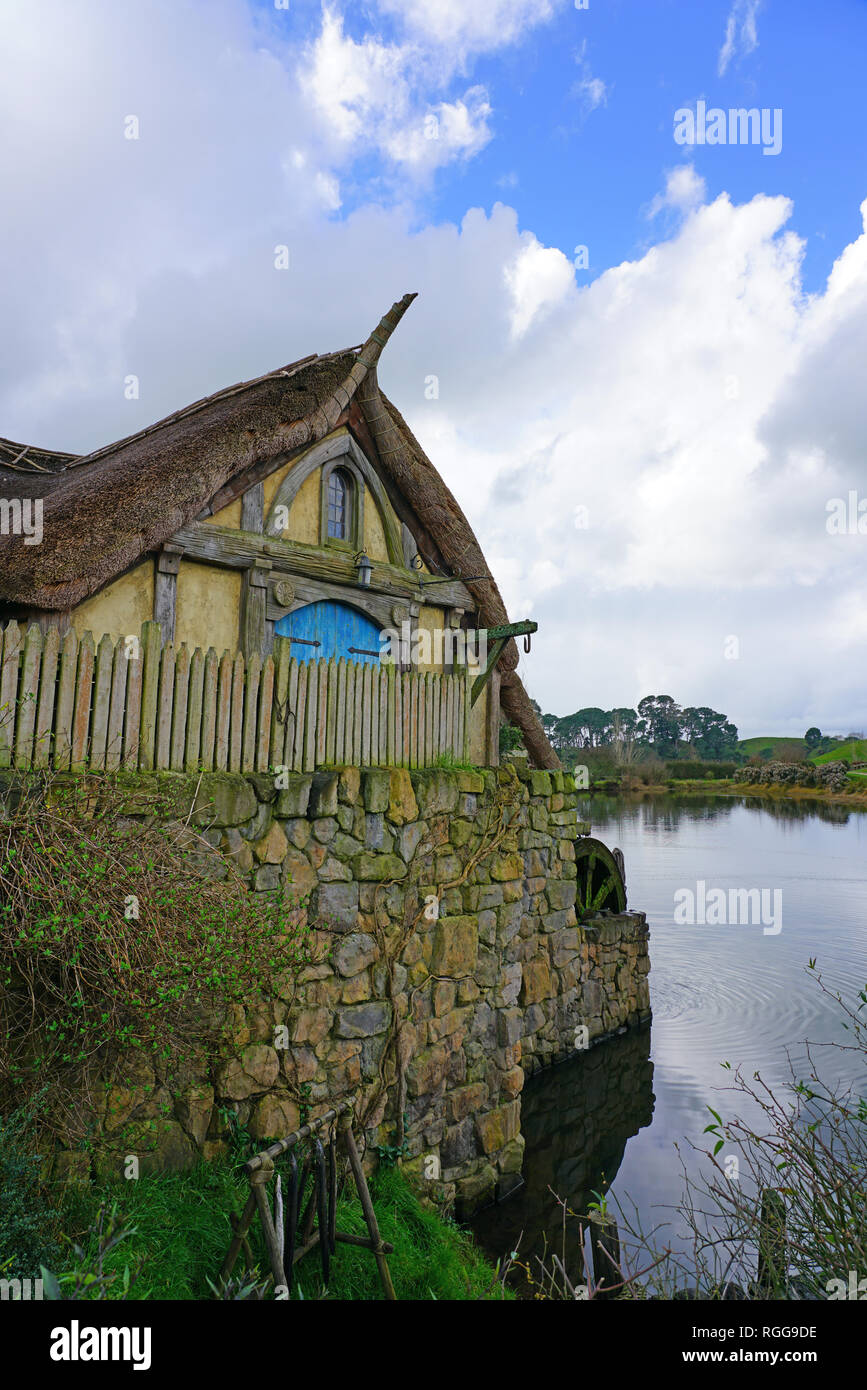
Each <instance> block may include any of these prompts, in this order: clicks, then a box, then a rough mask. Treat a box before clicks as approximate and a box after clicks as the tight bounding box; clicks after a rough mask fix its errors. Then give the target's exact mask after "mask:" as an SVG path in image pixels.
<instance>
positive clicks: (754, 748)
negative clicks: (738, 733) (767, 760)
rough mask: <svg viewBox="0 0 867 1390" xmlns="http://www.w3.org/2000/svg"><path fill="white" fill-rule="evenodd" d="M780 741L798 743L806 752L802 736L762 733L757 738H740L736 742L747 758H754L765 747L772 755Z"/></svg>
mask: <svg viewBox="0 0 867 1390" xmlns="http://www.w3.org/2000/svg"><path fill="white" fill-rule="evenodd" d="M782 743H789V744H800V746H801V747H802V748H803V750H804V752H805V753H806V751H807V745H806V743H805V742H804V740H803V739H802V738H785V737H778V736H777V735H776V734H774V735H771V734H767V735H766V734H762V735H761V736H760V737H757V738H742V739H741V740H740V742H739V743H738V748H739V749H740V750H741V752H742V753H746V755H747V757H748V758H754V757H756V755H757V754H761V753H763V752H764V751H765V750H766V749H767V750H769V754H770V756H771V757H772V756H773V753H774V750H775V749H776V748H779V746H780V744H782Z"/></svg>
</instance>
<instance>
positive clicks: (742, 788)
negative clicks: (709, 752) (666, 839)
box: [590, 778, 867, 810]
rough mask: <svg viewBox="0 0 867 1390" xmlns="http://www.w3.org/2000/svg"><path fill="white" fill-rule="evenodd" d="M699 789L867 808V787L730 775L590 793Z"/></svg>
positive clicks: (677, 792)
mask: <svg viewBox="0 0 867 1390" xmlns="http://www.w3.org/2000/svg"><path fill="white" fill-rule="evenodd" d="M699 792H704V793H705V795H707V794H711V795H713V796H753V797H757V798H759V799H763V800H770V801H823V802H825V803H827V804H830V805H837V806H849V807H851V808H852V809H853V810H867V787H865V790H864V791H863V792H861V791H854V792H835V791H830V790H829V789H828V788H827V787H783V786H781V785H780V784H779V783H772V784H771V785H769V786H762V785H760V784H757V783H755V782H735V781H733V780H732V779H730V778H720V779H718V780H713V781H711V780H710V779H708V780H702V779H700V778H696V779H690V780H687V779H684V781H682V782H680V781H675V782H673V783H672V782H670V781H666V782H659V783H653V784H649V785H646V786H641V787H636V788H635V789H634V790H632V791H627V790H626V789H625V788H623V787H618V788H617V790H612V791H610V792H605V791H602V790H601V788H600V789H596V788H591V789H590V795H591V796H593V795H597V796H600V795H601V796H647V795H651V796H654V795H660V794H666V795H669V796H671V795H674V796H689V795H695V794H698V793H699Z"/></svg>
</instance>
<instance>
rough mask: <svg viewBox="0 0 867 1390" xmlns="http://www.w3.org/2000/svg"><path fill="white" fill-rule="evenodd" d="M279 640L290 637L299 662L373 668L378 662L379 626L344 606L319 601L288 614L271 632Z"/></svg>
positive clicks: (364, 615)
mask: <svg viewBox="0 0 867 1390" xmlns="http://www.w3.org/2000/svg"><path fill="white" fill-rule="evenodd" d="M274 630H275V632H276V634H277V636H278V637H290V638H293V639H294V640H293V642H292V655H293V656H294V657H298V658H299V660H301V661H319V660H325V661H327V660H328V659H329V658H330V657H332V656H333V657H335V658H336V659H337V660H339V659H340V658H341V657H345V658H346V659H347V660H348V661H361V662H364V663H366V664H370V665H374V664H375V663H376V662H377V661H378V660H379V649H380V641H379V632H380V629H379V626H378V624H377V623H375V622H374V621H373V619H372V618H369V617H368V616H367V614H366V613H360V612H359V610H358V609H357V608H350V606H349V604H347V603H335V602H334V601H333V600H331V599H320V601H319V602H318V603H308V604H307V605H306V606H305V607H304V608H296V609H295V611H294V613H287V614H286V617H285V618H281V619H280V621H279V622H278V623H277V626H276V628H275V629H274Z"/></svg>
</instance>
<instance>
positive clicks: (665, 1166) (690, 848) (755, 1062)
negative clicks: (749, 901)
mask: <svg viewBox="0 0 867 1390" xmlns="http://www.w3.org/2000/svg"><path fill="white" fill-rule="evenodd" d="M584 814H585V815H586V817H587V818H588V819H590V820H591V821H592V825H593V830H592V833H593V835H594V836H598V837H599V839H601V840H603V841H604V842H605V843H606V844H607V845H608V846H609V847H610V848H613V847H614V846H615V845H616V846H619V847H620V849H622V851H623V854H624V858H625V865H626V880H627V892H628V899H629V906H630V907H631V908H637V909H641V910H642V911H645V912H646V913H647V917H648V922H649V924H650V931H651V936H650V959H651V974H650V1002H651V1008H652V1010H653V1022H652V1025H651V1026H650V1027H649V1028H646V1029H644V1030H641V1031H637V1032H634V1033H631V1034H627V1035H624V1036H623V1037H620V1038H616V1039H613V1040H612V1041H610V1042H606V1043H601V1044H600V1045H598V1046H597V1047H595V1048H592V1049H591V1050H590V1051H589V1052H588V1053H586V1054H584V1055H580V1056H576V1058H575V1059H574V1060H570V1061H567V1062H565V1063H563V1064H561V1065H560V1066H557V1067H553V1068H550V1069H549V1070H547V1071H546V1072H542V1073H540V1074H539V1075H538V1076H536V1077H534V1078H532V1080H530V1081H528V1083H527V1085H526V1086H525V1089H524V1093H523V1101H522V1122H521V1127H522V1132H523V1134H524V1136H525V1139H526V1150H525V1155H524V1170H523V1171H524V1179H525V1185H524V1187H522V1188H521V1189H520V1190H519V1191H518V1192H517V1193H515V1195H514V1196H512V1197H511V1198H509V1199H508V1200H507V1201H505V1202H503V1203H502V1204H500V1205H499V1206H496V1207H492V1208H489V1209H488V1210H487V1211H485V1212H482V1213H480V1215H479V1216H478V1217H477V1218H476V1219H475V1221H474V1223H473V1228H474V1230H475V1233H476V1236H477V1239H478V1240H479V1241H480V1243H481V1244H482V1245H483V1246H484V1247H485V1248H486V1249H487V1250H488V1251H489V1252H490V1253H491V1254H492V1255H494V1256H496V1257H499V1256H502V1255H503V1254H504V1253H506V1252H507V1251H508V1250H510V1249H514V1248H515V1245H516V1243H517V1242H518V1240H519V1238H520V1248H521V1251H522V1252H523V1255H524V1257H525V1258H526V1257H527V1255H528V1254H530V1255H531V1254H533V1253H535V1252H541V1249H542V1243H543V1237H545V1236H547V1238H548V1241H549V1243H550V1242H551V1241H552V1240H553V1241H555V1242H556V1244H555V1248H557V1249H559V1246H560V1216H559V1210H558V1207H557V1204H556V1202H555V1200H554V1198H553V1196H552V1195H551V1191H550V1190H549V1189H550V1188H553V1189H554V1191H555V1192H556V1193H558V1194H559V1196H560V1197H562V1198H563V1199H564V1200H567V1201H568V1202H569V1205H570V1206H571V1207H572V1208H573V1210H579V1211H584V1210H586V1203H587V1202H588V1201H589V1200H592V1193H593V1191H594V1190H596V1191H599V1190H600V1189H601V1187H602V1184H603V1181H604V1182H605V1183H607V1184H610V1187H611V1191H612V1193H613V1194H615V1196H616V1197H617V1198H618V1200H620V1201H621V1202H624V1203H626V1204H628V1206H629V1208H630V1210H632V1208H633V1206H634V1209H635V1211H636V1212H637V1214H638V1216H639V1218H640V1221H641V1225H642V1228H643V1229H644V1230H645V1231H649V1230H650V1229H651V1228H652V1227H654V1226H658V1225H659V1223H661V1222H662V1223H666V1224H665V1229H664V1233H663V1237H662V1243H664V1244H669V1245H671V1246H672V1248H674V1249H686V1248H687V1241H686V1236H685V1233H684V1231H683V1222H682V1221H681V1220H680V1218H678V1217H677V1215H676V1213H672V1211H671V1208H672V1207H673V1206H674V1205H675V1204H676V1203H677V1202H678V1200H679V1198H680V1196H681V1193H682V1190H683V1185H682V1170H681V1162H680V1159H679V1158H678V1154H677V1152H676V1151H675V1148H674V1145H675V1142H676V1141H679V1142H680V1146H681V1154H682V1155H683V1157H684V1159H685V1161H686V1163H687V1165H688V1166H689V1167H690V1171H692V1172H697V1171H698V1169H699V1168H700V1166H701V1160H700V1159H699V1157H698V1156H697V1155H695V1154H693V1153H692V1152H691V1150H690V1148H689V1141H692V1142H693V1143H695V1144H698V1145H699V1146H700V1147H704V1146H706V1145H707V1144H708V1142H709V1141H708V1139H707V1137H704V1138H703V1137H702V1131H703V1129H704V1127H705V1125H706V1124H708V1123H709V1121H710V1118H711V1117H710V1115H709V1113H708V1109H707V1107H708V1105H711V1106H713V1108H714V1109H715V1110H717V1111H719V1112H720V1113H721V1114H722V1115H723V1116H724V1117H725V1115H726V1112H727V1110H728V1113H729V1114H732V1113H734V1112H737V1113H740V1114H749V1113H750V1111H749V1109H748V1106H747V1104H746V1103H745V1102H744V1100H743V1098H742V1097H740V1096H737V1097H735V1096H733V1095H732V1093H731V1091H730V1089H729V1088H730V1086H731V1081H730V1077H729V1076H728V1073H726V1072H725V1071H724V1070H723V1068H722V1066H721V1064H722V1063H723V1062H726V1061H727V1062H730V1063H731V1065H732V1067H737V1066H741V1067H742V1068H743V1070H744V1073H745V1075H746V1076H748V1077H751V1076H752V1074H753V1073H754V1072H755V1071H759V1072H760V1073H761V1076H762V1077H763V1079H764V1080H766V1081H767V1082H769V1083H770V1084H771V1085H773V1086H780V1085H781V1084H783V1083H785V1082H786V1080H787V1078H789V1076H790V1072H789V1066H788V1059H789V1058H791V1060H792V1062H793V1064H794V1066H795V1070H796V1071H798V1074H799V1075H803V1074H805V1068H804V1067H803V1066H802V1065H801V1062H802V1060H803V1059H804V1056H805V1054H804V1047H803V1044H804V1041H805V1040H809V1041H810V1042H811V1043H828V1042H830V1041H832V1040H833V1041H844V1042H845V1041H846V1040H847V1037H846V1034H845V1032H844V1031H843V1030H842V1028H841V1025H840V1018H841V1014H840V1010H839V1008H838V1006H836V1005H835V1004H834V1002H833V1000H832V999H830V998H829V997H828V996H827V995H825V994H823V993H822V991H821V990H820V989H819V987H818V985H817V984H816V981H815V979H814V978H812V977H811V976H810V973H809V971H808V969H807V965H808V962H809V960H810V959H811V958H813V957H815V958H816V963H817V968H818V969H819V970H820V971H821V972H822V975H823V977H824V980H825V983H826V984H827V985H828V986H829V987H830V988H832V989H835V990H839V991H840V993H841V994H842V995H843V996H844V998H846V999H847V1000H848V1001H853V1000H854V999H855V996H856V994H857V992H858V990H859V989H862V988H863V987H864V985H865V983H867V813H865V812H863V811H861V812H859V811H848V810H846V809H845V808H844V807H840V806H834V805H829V804H828V803H824V802H819V801H816V802H805V801H792V802H785V801H769V800H760V799H759V798H732V797H722V796H712V795H708V796H696V795H690V796H681V797H678V796H676V795H669V794H653V795H648V796H645V797H644V798H640V799H637V798H627V797H621V798H603V797H593V798H592V800H591V801H590V802H589V803H588V806H587V808H586V810H585V811H584ZM702 884H703V885H704V886H703V887H702V886H701V885H702ZM712 888H718V889H723V890H725V891H726V901H728V890H730V889H758V890H762V889H764V890H766V893H765V899H764V902H765V905H766V906H767V907H771V906H772V905H776V907H777V908H778V909H779V911H778V919H779V920H778V921H774V920H773V916H772V913H771V912H767V913H766V914H765V917H764V920H763V921H762V920H756V919H755V918H754V919H753V921H752V924H749V923H748V924H746V925H723V924H718V925H714V924H711V923H712V921H713V913H712V912H709V911H705V912H704V913H702V912H701V910H700V907H699V910H697V911H696V912H695V913H693V914H692V917H693V918H694V919H699V920H696V921H695V922H694V924H692V925H690V924H689V923H688V922H684V921H683V919H684V917H685V916H687V917H688V916H689V912H688V909H687V911H686V912H685V911H684V910H683V909H682V908H681V910H678V904H681V905H682V904H683V903H684V902H686V903H687V904H689V902H690V901H691V900H694V901H695V902H696V904H697V905H700V903H701V901H702V899H703V898H705V899H707V898H709V897H710V894H711V889H712ZM685 890H689V893H688V894H686V893H685ZM754 897H755V899H756V901H757V902H758V901H760V899H759V897H758V895H754ZM742 915H743V914H742ZM701 917H704V918H706V919H710V921H708V920H705V921H704V922H702V921H701V920H700V919H701ZM766 924H769V925H766ZM818 1055H819V1057H820V1068H821V1066H822V1065H825V1066H826V1067H827V1068H828V1070H827V1071H826V1072H824V1073H822V1072H821V1070H820V1074H823V1075H825V1076H826V1077H827V1078H828V1079H830V1080H833V1081H840V1082H843V1083H848V1082H850V1081H853V1080H855V1078H856V1077H858V1076H859V1074H860V1078H861V1080H862V1081H863V1060H861V1061H860V1062H859V1059H858V1056H857V1054H851V1053H840V1052H839V1051H837V1050H836V1049H827V1048H825V1049H822V1048H820V1049H818ZM862 1093H863V1091H862ZM684 1141H686V1142H684ZM726 1153H728V1150H726ZM573 1255H574V1250H573Z"/></svg>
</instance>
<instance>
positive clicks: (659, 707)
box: [638, 695, 681, 758]
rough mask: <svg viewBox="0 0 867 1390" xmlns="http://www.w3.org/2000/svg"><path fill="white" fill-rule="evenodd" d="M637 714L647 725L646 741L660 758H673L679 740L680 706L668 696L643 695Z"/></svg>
mask: <svg viewBox="0 0 867 1390" xmlns="http://www.w3.org/2000/svg"><path fill="white" fill-rule="evenodd" d="M638 713H639V714H640V715H641V718H642V719H644V720H645V721H646V724H647V741H648V742H649V743H651V744H652V745H653V749H654V751H655V752H656V753H657V754H658V755H659V757H660V758H673V757H674V756H675V754H676V753H677V745H678V742H679V740H680V718H681V710H680V706H679V705H678V704H676V703H675V701H674V700H672V698H671V696H670V695H645V697H644V699H643V700H639V702H638Z"/></svg>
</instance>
